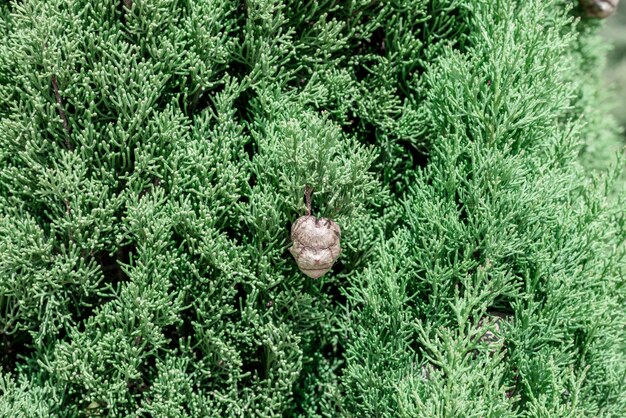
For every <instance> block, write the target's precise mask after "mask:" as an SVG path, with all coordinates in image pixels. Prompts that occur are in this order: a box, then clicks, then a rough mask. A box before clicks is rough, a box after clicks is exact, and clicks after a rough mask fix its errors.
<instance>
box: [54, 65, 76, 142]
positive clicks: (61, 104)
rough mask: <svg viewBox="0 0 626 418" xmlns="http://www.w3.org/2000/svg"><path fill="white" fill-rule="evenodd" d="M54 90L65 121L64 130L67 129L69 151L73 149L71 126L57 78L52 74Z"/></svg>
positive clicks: (66, 139)
mask: <svg viewBox="0 0 626 418" xmlns="http://www.w3.org/2000/svg"><path fill="white" fill-rule="evenodd" d="M52 88H53V89H54V97H55V98H56V100H57V105H58V107H59V115H61V120H62V121H63V128H65V133H66V134H67V137H66V138H65V146H66V147H67V149H69V150H71V149H72V144H71V143H70V125H69V124H68V123H67V115H66V114H65V110H63V101H62V100H61V94H60V93H59V83H58V82H57V76H56V75H54V74H52Z"/></svg>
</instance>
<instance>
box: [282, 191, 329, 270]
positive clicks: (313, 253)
mask: <svg viewBox="0 0 626 418" xmlns="http://www.w3.org/2000/svg"><path fill="white" fill-rule="evenodd" d="M312 192H313V191H312V189H310V188H308V187H307V188H306V189H305V198H306V202H307V214H306V215H305V216H301V217H299V218H298V219H296V221H295V222H294V223H293V225H292V227H291V241H292V242H293V245H292V246H291V247H290V248H289V252H291V254H292V255H293V257H294V258H295V260H296V263H297V264H298V268H299V269H300V271H302V272H303V273H304V274H306V275H307V276H309V277H311V278H313V279H317V278H319V277H322V276H323V275H324V274H326V273H327V272H328V271H329V270H330V268H331V267H332V266H333V264H335V261H336V260H337V258H338V257H339V254H341V247H340V246H339V244H340V240H341V228H339V225H337V224H336V223H335V222H333V221H331V220H330V219H327V218H316V217H315V216H312V215H311V193H312Z"/></svg>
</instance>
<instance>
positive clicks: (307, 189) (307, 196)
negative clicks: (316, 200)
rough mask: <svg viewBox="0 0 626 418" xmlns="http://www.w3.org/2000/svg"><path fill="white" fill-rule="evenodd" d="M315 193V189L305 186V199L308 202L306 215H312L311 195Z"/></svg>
mask: <svg viewBox="0 0 626 418" xmlns="http://www.w3.org/2000/svg"><path fill="white" fill-rule="evenodd" d="M312 194H313V189H312V188H311V187H309V186H308V185H307V186H304V200H305V202H306V216H311V195H312Z"/></svg>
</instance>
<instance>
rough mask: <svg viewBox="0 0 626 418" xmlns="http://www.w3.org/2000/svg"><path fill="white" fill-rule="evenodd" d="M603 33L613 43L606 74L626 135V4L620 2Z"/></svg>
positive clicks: (614, 110) (623, 133)
mask: <svg viewBox="0 0 626 418" xmlns="http://www.w3.org/2000/svg"><path fill="white" fill-rule="evenodd" d="M624 3H626V2H624ZM602 33H603V35H604V37H605V38H606V39H607V40H608V41H609V42H610V43H611V44H612V46H611V50H610V52H609V54H608V65H607V67H606V72H605V76H606V80H607V83H608V84H609V86H610V89H611V91H612V95H613V97H612V98H613V99H614V100H615V104H614V106H613V112H614V114H615V118H616V119H617V121H618V122H619V124H620V126H621V128H622V135H626V132H625V131H626V4H620V7H619V8H618V11H617V13H616V14H615V15H613V16H611V17H610V18H608V19H607V22H606V25H605V27H604V28H603V30H602ZM625 139H626V136H625Z"/></svg>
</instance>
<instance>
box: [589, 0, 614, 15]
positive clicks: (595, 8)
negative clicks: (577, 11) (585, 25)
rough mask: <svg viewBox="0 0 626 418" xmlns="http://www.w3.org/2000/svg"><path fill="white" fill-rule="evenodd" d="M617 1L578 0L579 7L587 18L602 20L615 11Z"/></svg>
mask: <svg viewBox="0 0 626 418" xmlns="http://www.w3.org/2000/svg"><path fill="white" fill-rule="evenodd" d="M618 4H619V0H580V6H581V7H582V8H583V10H584V11H585V14H586V15H587V16H589V17H595V18H598V19H604V18H606V17H609V16H611V15H612V14H613V13H615V11H616V10H617V5H618Z"/></svg>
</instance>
